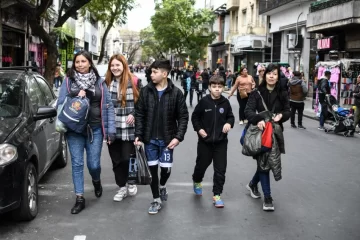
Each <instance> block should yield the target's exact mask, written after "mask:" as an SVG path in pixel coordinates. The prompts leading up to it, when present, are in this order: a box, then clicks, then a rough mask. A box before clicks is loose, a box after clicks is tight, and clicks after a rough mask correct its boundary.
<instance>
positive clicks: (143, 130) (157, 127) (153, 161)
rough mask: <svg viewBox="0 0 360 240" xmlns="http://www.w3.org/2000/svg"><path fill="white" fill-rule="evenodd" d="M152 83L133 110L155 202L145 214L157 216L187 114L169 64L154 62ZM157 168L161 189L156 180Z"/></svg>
mask: <svg viewBox="0 0 360 240" xmlns="http://www.w3.org/2000/svg"><path fill="white" fill-rule="evenodd" d="M150 68H151V70H152V73H151V79H152V82H150V83H149V84H147V85H146V86H145V87H143V88H142V89H141V91H140V97H139V100H138V103H137V104H136V110H135V119H136V121H135V144H136V145H140V144H141V142H144V144H145V153H146V157H147V160H148V165H149V168H150V171H151V174H152V182H151V185H150V187H151V191H152V195H153V198H154V200H153V201H152V202H151V205H150V208H149V210H148V212H149V214H157V213H158V212H159V210H160V209H161V207H162V202H163V201H167V199H168V191H167V188H166V182H167V180H168V179H169V177H170V173H171V168H172V163H173V151H174V148H175V147H176V146H177V145H178V144H179V143H180V142H181V141H183V140H184V136H185V133H186V130H187V124H188V121H189V113H188V110H187V107H186V104H185V98H184V95H183V93H182V91H181V90H180V89H179V88H177V87H176V86H175V85H174V84H173V82H172V81H171V80H170V79H169V78H168V74H169V72H170V70H171V66H170V61H169V60H157V61H155V62H153V63H152V64H151V66H150ZM158 165H160V169H161V171H160V176H161V178H160V186H159V176H158Z"/></svg>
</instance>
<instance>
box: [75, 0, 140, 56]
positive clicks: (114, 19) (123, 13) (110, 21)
mask: <svg viewBox="0 0 360 240" xmlns="http://www.w3.org/2000/svg"><path fill="white" fill-rule="evenodd" d="M134 5H135V1H134V0H91V2H89V3H88V4H86V5H85V6H84V7H83V8H82V9H81V14H82V15H83V16H84V15H85V14H86V11H89V12H90V13H92V14H93V15H94V16H95V18H96V19H97V20H98V21H100V22H101V23H102V24H104V26H106V28H105V32H104V35H103V36H102V39H101V50H100V56H99V60H98V63H101V62H102V60H103V58H104V53H105V42H106V38H107V35H108V33H109V31H110V29H111V28H112V27H113V26H114V24H115V23H118V24H125V23H126V20H127V11H128V10H131V9H133V7H134Z"/></svg>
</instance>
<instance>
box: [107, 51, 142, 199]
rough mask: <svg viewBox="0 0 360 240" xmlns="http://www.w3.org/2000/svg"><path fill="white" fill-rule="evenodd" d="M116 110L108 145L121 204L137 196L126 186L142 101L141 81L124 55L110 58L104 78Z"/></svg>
mask: <svg viewBox="0 0 360 240" xmlns="http://www.w3.org/2000/svg"><path fill="white" fill-rule="evenodd" d="M105 82H106V85H107V86H108V88H109V91H110V96H111V101H112V103H113V105H114V110H115V127H116V139H115V141H114V142H113V143H112V144H108V149H109V154H110V157H111V161H112V164H113V171H114V174H115V182H116V185H118V187H119V189H118V191H117V193H116V194H115V196H114V198H113V199H114V201H116V202H120V201H122V200H123V199H124V198H126V197H127V195H128V194H129V195H130V196H135V195H136V193H137V187H136V185H134V184H127V181H128V176H129V161H130V155H132V154H135V146H134V140H135V104H136V102H137V101H138V99H139V92H140V88H141V82H140V81H139V79H138V78H137V77H136V76H134V75H133V74H131V73H130V70H129V66H128V63H127V61H126V59H125V57H124V56H123V55H121V54H115V55H113V56H112V57H111V58H110V61H109V65H108V70H107V73H106V77H105Z"/></svg>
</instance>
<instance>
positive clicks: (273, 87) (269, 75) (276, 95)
mask: <svg viewBox="0 0 360 240" xmlns="http://www.w3.org/2000/svg"><path fill="white" fill-rule="evenodd" d="M279 75H280V68H279V66H278V65H275V64H269V65H268V67H267V68H266V71H265V80H264V81H263V82H262V83H261V84H260V86H259V89H258V91H253V92H252V93H251V94H250V97H249V101H248V103H247V105H246V109H245V115H246V117H247V119H248V120H249V123H250V124H253V125H257V126H258V127H259V129H260V130H264V127H265V118H264V115H263V114H262V112H264V111H265V107H264V103H265V104H266V107H267V109H269V110H270V109H271V113H272V115H273V116H274V117H273V119H272V121H273V126H274V130H273V137H272V139H273V142H272V145H273V147H272V149H271V152H265V153H262V154H260V155H257V156H256V157H254V158H255V159H256V160H257V170H256V172H255V175H254V177H253V178H252V180H251V181H250V182H249V184H248V185H247V186H246V188H247V189H248V190H249V191H250V195H251V197H253V198H260V197H261V195H260V193H259V191H258V187H257V185H258V183H259V182H260V183H261V188H262V190H263V193H264V203H263V210H264V211H274V210H275V208H274V205H273V199H272V197H271V190H270V175H269V171H270V170H272V172H273V173H274V177H275V180H276V181H279V180H280V179H281V157H280V155H281V153H285V149H284V144H283V143H284V137H283V135H282V132H283V129H284V128H283V123H284V122H285V121H287V120H288V119H289V118H290V115H291V113H290V104H289V98H288V93H287V92H286V91H284V90H282V88H281V83H280V82H279V77H280V76H279ZM274 135H275V136H274Z"/></svg>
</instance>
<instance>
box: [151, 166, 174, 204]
mask: <svg viewBox="0 0 360 240" xmlns="http://www.w3.org/2000/svg"><path fill="white" fill-rule="evenodd" d="M149 168H150V172H151V176H152V180H151V184H150V188H151V192H152V194H153V198H154V199H155V198H159V197H160V193H159V174H158V171H159V167H158V165H155V166H149ZM160 169H161V171H160V185H161V186H164V185H165V184H166V182H167V180H168V179H169V177H170V173H171V168H164V167H160Z"/></svg>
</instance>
